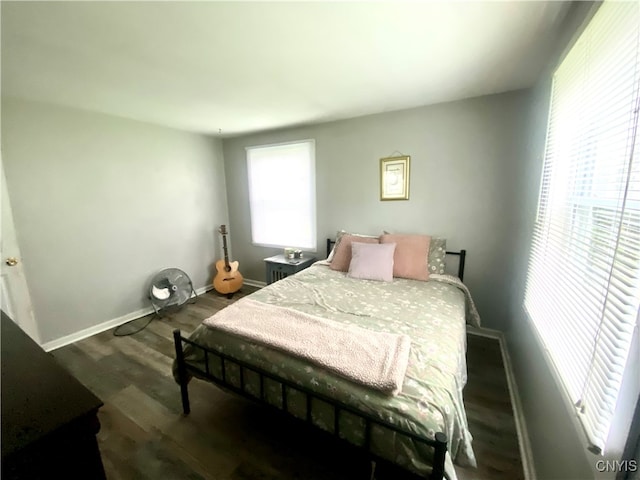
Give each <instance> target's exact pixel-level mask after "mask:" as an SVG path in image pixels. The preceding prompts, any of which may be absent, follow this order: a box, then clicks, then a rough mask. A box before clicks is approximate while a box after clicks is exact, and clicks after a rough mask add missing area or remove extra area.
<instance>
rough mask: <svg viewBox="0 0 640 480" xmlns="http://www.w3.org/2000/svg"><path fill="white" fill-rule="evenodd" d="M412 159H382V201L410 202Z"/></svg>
mask: <svg viewBox="0 0 640 480" xmlns="http://www.w3.org/2000/svg"><path fill="white" fill-rule="evenodd" d="M410 166H411V157H410V156H409V155H403V156H401V157H387V158H381V159H380V200H382V201H385V200H409V170H410Z"/></svg>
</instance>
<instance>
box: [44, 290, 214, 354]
mask: <svg viewBox="0 0 640 480" xmlns="http://www.w3.org/2000/svg"><path fill="white" fill-rule="evenodd" d="M209 290H213V285H206V286H204V287H200V288H196V289H195V291H196V294H197V295H202V294H203V293H205V292H208V291H209ZM153 312H154V310H153V307H146V308H141V309H140V310H136V311H135V312H131V313H128V314H126V315H122V316H121V317H118V318H113V319H111V320H107V321H106V322H102V323H99V324H98V325H94V326H92V327H89V328H85V329H84V330H80V331H79V332H75V333H71V334H69V335H65V336H64V337H60V338H57V339H55V340H51V341H49V342H46V343H43V344H42V345H41V347H42V348H43V349H44V350H45V351H46V352H50V351H51V350H56V349H58V348H62V347H64V346H66V345H70V344H72V343H75V342H79V341H80V340H84V339H85V338H88V337H91V336H93V335H97V334H98V333H102V332H104V331H105V330H110V329H112V328H115V327H119V326H120V325H123V324H125V323H127V322H130V321H132V320H136V319H138V318H142V317H144V316H146V315H150V314H152V313H153Z"/></svg>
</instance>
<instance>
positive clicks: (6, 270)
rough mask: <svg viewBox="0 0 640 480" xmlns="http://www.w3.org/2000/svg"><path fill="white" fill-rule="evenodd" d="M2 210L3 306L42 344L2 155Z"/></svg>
mask: <svg viewBox="0 0 640 480" xmlns="http://www.w3.org/2000/svg"><path fill="white" fill-rule="evenodd" d="M0 170H2V172H1V174H2V178H1V181H0V190H1V195H2V196H1V197H0V209H1V210H2V217H1V221H2V224H1V225H0V227H1V228H0V261H1V262H2V263H0V277H1V278H0V307H1V308H2V310H3V311H4V312H5V313H6V314H7V315H9V316H10V317H11V318H12V319H13V321H14V322H16V323H17V324H18V326H19V327H20V328H22V330H24V331H25V333H26V334H27V335H29V336H30V337H31V338H33V339H34V340H35V341H36V342H37V343H38V344H40V336H39V334H38V328H37V324H36V320H35V317H34V315H33V307H32V305H31V297H30V296H29V289H28V287H27V280H26V278H25V276H24V268H23V265H22V257H21V256H20V249H19V248H18V241H17V238H16V231H15V227H14V225H13V214H12V212H11V202H10V201H9V192H8V191H7V181H6V178H5V176H4V165H3V164H2V159H1V158H0Z"/></svg>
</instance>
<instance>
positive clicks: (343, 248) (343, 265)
mask: <svg viewBox="0 0 640 480" xmlns="http://www.w3.org/2000/svg"><path fill="white" fill-rule="evenodd" d="M351 242H356V243H380V242H379V241H378V239H377V238H367V237H357V236H355V235H343V236H342V238H341V239H340V243H339V244H338V246H337V247H336V250H335V253H334V254H333V258H332V259H331V265H330V267H331V269H332V270H339V271H341V272H346V271H347V270H349V264H350V263H351Z"/></svg>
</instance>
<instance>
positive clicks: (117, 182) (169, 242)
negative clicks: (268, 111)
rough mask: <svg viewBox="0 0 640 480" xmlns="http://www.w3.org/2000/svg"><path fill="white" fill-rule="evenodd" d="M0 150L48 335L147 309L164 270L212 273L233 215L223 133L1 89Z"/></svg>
mask: <svg viewBox="0 0 640 480" xmlns="http://www.w3.org/2000/svg"><path fill="white" fill-rule="evenodd" d="M2 149H3V160H4V165H5V172H6V176H7V182H8V189H9V194H10V197H11V203H12V207H13V213H14V217H15V224H16V230H17V234H18V241H19V244H20V247H21V251H22V255H23V258H24V266H25V269H26V277H27V282H28V284H29V289H30V292H31V295H32V301H33V306H34V311H35V315H36V320H37V322H38V325H39V328H40V332H41V337H42V341H43V342H47V341H51V340H55V339H58V338H60V337H62V336H64V335H68V334H71V333H74V332H77V331H79V330H82V329H84V328H88V327H91V326H94V325H97V324H100V323H102V322H105V321H108V320H111V319H114V318H117V317H120V316H123V315H126V314H130V313H131V312H134V311H136V310H139V309H141V308H144V307H148V306H149V303H148V301H147V300H146V287H147V284H148V281H149V279H150V276H151V275H152V274H154V273H155V272H156V271H158V270H159V269H161V268H163V267H169V266H172V267H178V268H181V269H183V270H185V271H186V272H187V273H188V274H189V275H190V276H191V278H192V280H193V282H194V284H195V287H196V288H198V287H202V286H204V285H206V284H208V283H209V282H210V280H211V264H212V263H213V261H214V260H215V259H216V257H219V255H220V254H219V250H218V249H217V248H216V245H218V244H219V240H218V235H217V234H216V233H215V229H216V228H217V226H218V224H220V223H226V220H227V206H226V190H225V183H224V164H223V160H222V147H221V141H220V140H214V139H211V138H208V137H205V136H200V135H195V134H190V133H184V132H179V131H176V130H171V129H168V128H162V127H158V126H153V125H149V124H145V123H140V122H135V121H131V120H126V119H121V118H116V117H112V116H107V115H101V114H97V113H88V112H83V111H79V110H71V109H66V108H61V107H56V106H53V105H46V104H39V103H31V102H24V101H19V100H13V99H6V98H3V99H2Z"/></svg>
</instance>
